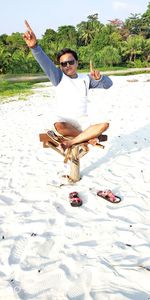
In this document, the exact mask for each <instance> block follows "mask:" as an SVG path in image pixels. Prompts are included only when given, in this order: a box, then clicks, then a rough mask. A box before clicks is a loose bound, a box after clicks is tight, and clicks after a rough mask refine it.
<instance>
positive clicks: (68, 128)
mask: <svg viewBox="0 0 150 300" xmlns="http://www.w3.org/2000/svg"><path fill="white" fill-rule="evenodd" d="M108 127H109V123H100V124H95V125H91V126H89V127H88V128H86V129H85V130H84V131H80V130H78V129H77V128H75V127H74V126H72V125H71V124H69V123H66V122H56V123H55V128H56V130H57V131H58V132H59V133H60V134H62V135H63V136H70V137H72V140H68V141H64V142H63V145H64V147H65V148H70V147H71V146H73V145H76V144H79V143H84V142H88V143H90V144H92V145H95V144H96V138H97V137H98V136H99V135H100V134H102V133H103V132H104V131H106V130H107V129H108Z"/></svg>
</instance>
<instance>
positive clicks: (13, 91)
mask: <svg viewBox="0 0 150 300" xmlns="http://www.w3.org/2000/svg"><path fill="white" fill-rule="evenodd" d="M33 85H34V83H33V82H30V81H26V82H17V83H16V82H15V83H13V82H8V81H7V80H4V81H0V101H5V100H6V98H7V97H13V96H19V99H25V97H24V96H27V95H29V94H32V87H33Z"/></svg>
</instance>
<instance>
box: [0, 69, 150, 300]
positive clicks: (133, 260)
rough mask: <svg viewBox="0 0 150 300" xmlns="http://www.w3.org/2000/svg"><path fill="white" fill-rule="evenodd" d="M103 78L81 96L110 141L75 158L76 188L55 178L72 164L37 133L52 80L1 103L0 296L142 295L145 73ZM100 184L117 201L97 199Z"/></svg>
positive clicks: (147, 246) (145, 284)
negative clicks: (104, 82)
mask: <svg viewBox="0 0 150 300" xmlns="http://www.w3.org/2000/svg"><path fill="white" fill-rule="evenodd" d="M111 78H112V80H113V82H114V84H113V87H112V88H111V89H109V90H92V91H91V92H90V97H89V110H90V112H91V113H92V114H95V115H96V114H97V115H99V116H100V119H101V121H109V122H110V128H109V130H108V136H109V140H108V142H107V143H105V149H104V150H101V149H97V148H95V147H92V148H91V149H90V152H89V153H88V154H87V155H86V156H84V157H83V158H82V160H81V176H82V179H81V181H79V182H78V183H76V184H75V185H74V186H71V185H70V186H69V185H65V186H62V187H60V186H59V182H61V175H62V174H66V173H68V172H69V168H70V166H69V165H65V164H64V163H63V158H62V156H60V155H59V154H57V153H56V152H54V151H53V150H51V149H43V148H42V145H41V143H40V142H39V138H38V134H39V133H40V132H43V131H44V129H46V128H49V120H50V117H51V107H52V105H53V103H54V101H55V95H54V90H53V87H51V85H50V84H49V83H42V85H37V87H36V89H35V90H34V94H33V95H32V96H31V97H29V99H28V100H27V101H13V102H9V103H5V104H1V105H0V135H1V147H0V191H1V192H0V300H4V299H5V300H14V299H21V300H28V299H34V300H68V299H72V300H91V299H94V300H125V299H134V300H148V299H150V284H149V282H150V272H149V271H150V255H149V253H150V217H149V216H150V202H149V198H150V183H149V182H150V155H149V153H150V121H149V118H150V117H149V116H150V101H149V91H150V75H148V74H147V75H146V74H142V75H132V76H119V77H115V76H112V77H111ZM14 100H15V99H14ZM54 182H57V184H58V186H55V185H53V183H54ZM105 189H111V190H112V191H113V192H114V193H115V194H116V195H118V196H120V197H121V199H122V201H121V202H120V203H119V204H112V203H109V202H108V201H106V200H104V199H102V198H100V197H98V196H97V191H99V190H105ZM74 190H75V191H77V192H79V195H80V197H81V198H82V201H83V205H82V206H81V207H77V208H76V207H72V206H71V205H70V203H69V197H68V195H69V193H70V192H72V191H74Z"/></svg>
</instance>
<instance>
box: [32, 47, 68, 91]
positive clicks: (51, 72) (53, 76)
mask: <svg viewBox="0 0 150 300" xmlns="http://www.w3.org/2000/svg"><path fill="white" fill-rule="evenodd" d="M31 51H32V54H33V56H34V58H35V59H36V61H37V62H38V63H39V65H40V67H41V68H42V70H43V71H44V72H45V74H46V75H47V76H48V78H49V80H50V81H51V82H52V84H53V85H55V86H57V85H58V84H59V82H60V81H61V78H62V75H63V73H62V71H61V70H60V69H59V68H57V67H56V66H55V64H54V63H53V61H52V60H51V59H50V58H49V57H48V56H47V55H46V54H45V52H44V51H43V50H42V48H41V47H40V46H39V45H37V46H35V47H34V48H32V49H31Z"/></svg>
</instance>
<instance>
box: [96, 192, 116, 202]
mask: <svg viewBox="0 0 150 300" xmlns="http://www.w3.org/2000/svg"><path fill="white" fill-rule="evenodd" d="M97 196H99V197H101V198H103V199H105V200H107V201H109V202H111V203H119V202H120V201H121V198H120V197H119V196H116V195H114V194H113V192H112V191H111V190H105V191H99V192H97Z"/></svg>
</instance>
